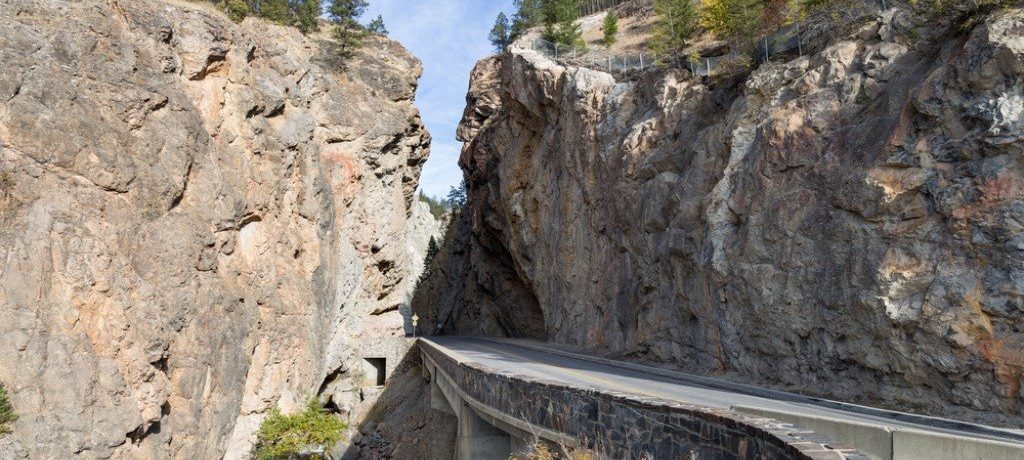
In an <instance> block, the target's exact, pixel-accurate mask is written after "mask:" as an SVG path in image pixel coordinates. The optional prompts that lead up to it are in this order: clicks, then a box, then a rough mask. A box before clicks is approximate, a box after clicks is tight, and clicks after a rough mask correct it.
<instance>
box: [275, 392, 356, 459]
mask: <svg viewBox="0 0 1024 460" xmlns="http://www.w3.org/2000/svg"><path fill="white" fill-rule="evenodd" d="M347 428H348V425H347V424H345V422H342V421H341V420H339V419H338V418H337V417H335V416H334V415H332V414H329V413H327V411H325V410H324V408H323V407H321V406H320V403H318V402H317V401H316V399H315V398H313V399H310V400H309V402H308V403H306V409H305V410H304V411H302V412H299V413H296V414H290V415H284V414H282V413H281V411H280V410H278V409H276V408H275V409H274V410H273V411H271V413H270V415H269V416H267V418H265V419H263V423H262V424H260V430H259V432H258V433H257V435H256V437H257V438H256V457H257V458H260V459H261V460H274V459H287V458H293V457H296V456H298V455H299V454H300V453H303V452H305V453H306V454H309V453H311V452H316V451H319V452H322V453H323V455H324V458H326V454H327V453H329V452H330V451H331V449H333V448H334V446H336V445H337V444H338V443H339V442H341V440H342V439H344V437H345V434H344V431H345V430H346V429H347ZM313 458H319V457H318V456H317V455H316V454H313Z"/></svg>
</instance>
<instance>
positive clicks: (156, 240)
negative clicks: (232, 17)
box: [0, 0, 437, 458]
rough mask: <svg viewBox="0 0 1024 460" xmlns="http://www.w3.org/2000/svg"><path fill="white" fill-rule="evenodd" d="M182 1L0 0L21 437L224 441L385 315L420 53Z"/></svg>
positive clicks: (353, 352) (391, 314)
mask: <svg viewBox="0 0 1024 460" xmlns="http://www.w3.org/2000/svg"><path fill="white" fill-rule="evenodd" d="M203 5H205V4H203V3H197V4H188V3H183V4H181V5H178V4H173V3H164V2H158V1H104V2H99V1H86V2H66V1H59V0H37V1H31V2H27V1H26V2H22V1H18V2H2V3H0V23H2V24H3V32H2V33H0V64H2V67H3V68H4V69H5V70H4V71H3V72H2V73H0V142H2V146H3V150H2V156H0V175H2V179H3V180H2V188H0V260H2V261H3V263H2V264H0V350H2V352H0V380H2V381H3V382H4V383H5V384H6V385H7V386H8V388H10V389H11V390H12V400H13V402H14V405H15V407H16V409H17V411H18V413H19V414H20V416H21V418H20V419H19V421H18V422H17V424H16V426H15V436H16V437H17V439H18V440H19V441H20V442H21V444H22V445H23V446H24V447H25V448H26V449H27V450H28V454H29V455H31V456H32V457H38V458H67V457H68V456H71V455H74V454H77V455H81V456H87V457H90V458H94V457H115V458H139V457H176V458H219V457H222V456H227V457H228V458H235V457H239V456H243V455H245V454H246V453H247V452H248V450H249V448H250V446H251V444H252V442H253V441H254V438H253V436H254V434H253V433H254V430H255V429H256V427H257V426H258V423H259V421H260V420H261V419H262V417H263V414H264V413H265V412H266V411H267V410H268V409H269V408H270V407H273V406H275V405H277V406H279V407H281V408H283V409H284V410H290V409H292V408H295V407H297V406H299V405H301V404H302V402H303V401H304V399H305V398H307V397H311V396H316V395H317V393H318V391H319V390H320V389H321V386H322V385H323V384H324V382H325V380H326V379H328V377H331V378H336V377H337V376H339V375H340V376H342V377H345V376H350V375H352V374H353V372H354V371H353V370H354V369H358V367H356V366H357V364H358V363H357V362H356V361H360V359H359V358H360V357H359V353H360V351H361V348H360V347H363V346H366V344H367V343H370V341H369V339H371V338H372V339H374V340H376V341H378V342H379V341H380V340H384V339H385V338H386V337H393V336H399V337H400V336H402V335H404V330H403V329H404V325H405V319H404V318H403V316H402V313H400V310H402V311H404V310H406V309H405V308H402V307H403V306H405V305H408V303H409V299H410V297H411V290H412V288H413V284H414V282H415V279H416V276H417V274H418V273H416V272H415V270H418V269H419V267H418V266H416V264H420V260H421V259H422V253H423V251H424V248H425V247H426V242H427V240H428V239H429V237H430V235H429V234H428V233H430V232H436V231H437V227H436V223H435V222H433V220H432V218H431V216H430V214H429V212H428V211H427V210H426V208H425V206H423V205H416V206H413V194H414V191H415V189H416V186H417V182H418V178H419V173H420V168H421V166H422V164H423V162H424V161H425V160H426V158H427V154H428V145H429V135H428V134H427V132H426V130H425V129H424V127H423V124H422V123H421V121H420V118H419V114H418V111H417V109H416V108H415V107H414V106H413V103H412V99H413V96H414V92H415V89H416V80H417V78H418V77H419V75H420V73H421V66H420V63H419V62H418V61H417V60H416V59H415V58H414V57H412V56H411V55H410V54H409V53H408V52H406V51H405V50H404V49H402V48H401V47H400V46H399V45H398V44H396V43H393V42H390V41H387V40H385V39H381V38H370V39H369V40H370V42H369V43H368V44H367V46H366V47H365V48H364V50H363V51H361V52H360V54H358V55H357V56H355V57H353V58H352V59H351V60H350V61H349V62H348V65H347V70H343V71H342V70H336V68H335V67H332V66H331V65H328V64H326V62H327V61H326V60H325V59H323V58H325V57H327V56H328V55H329V54H330V52H331V50H330V47H329V45H328V44H326V43H322V42H318V41H314V40H311V39H308V38H306V37H304V36H302V35H301V34H300V33H299V32H297V31H296V30H294V29H290V28H285V27H278V26H275V25H270V24H267V23H265V22H262V21H258V20H252V19H249V20H246V21H245V22H243V23H241V24H234V23H232V22H230V21H228V20H227V19H226V18H224V17H223V16H222V15H220V14H219V13H217V12H215V11H212V10H208V9H205V8H206V7H204V6H203ZM417 253H418V254H417ZM322 396H324V397H331V396H332V395H322Z"/></svg>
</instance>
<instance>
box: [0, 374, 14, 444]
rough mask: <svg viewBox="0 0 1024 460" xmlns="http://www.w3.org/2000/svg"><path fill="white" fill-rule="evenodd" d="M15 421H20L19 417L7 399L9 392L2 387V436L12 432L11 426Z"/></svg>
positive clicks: (0, 419)
mask: <svg viewBox="0 0 1024 460" xmlns="http://www.w3.org/2000/svg"><path fill="white" fill-rule="evenodd" d="M15 420H18V416H17V414H15V413H14V406H12V405H11V400H10V398H8V397H7V390H6V389H4V387H3V386H2V385H0V436H3V435H5V434H8V433H10V432H11V424H12V423H14V421H15Z"/></svg>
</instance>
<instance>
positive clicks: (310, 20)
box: [293, 0, 320, 34]
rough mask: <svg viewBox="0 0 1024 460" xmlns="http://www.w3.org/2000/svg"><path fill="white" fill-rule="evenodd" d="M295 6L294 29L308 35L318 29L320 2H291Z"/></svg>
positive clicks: (295, 0) (311, 0)
mask: <svg viewBox="0 0 1024 460" xmlns="http://www.w3.org/2000/svg"><path fill="white" fill-rule="evenodd" d="M293 1H294V5H295V7H294V8H295V20H294V22H295V27H296V28H298V29H299V30H300V31H302V33H304V34H308V33H311V32H316V31H317V30H319V29H320V23H319V22H318V20H319V18H320V0H293Z"/></svg>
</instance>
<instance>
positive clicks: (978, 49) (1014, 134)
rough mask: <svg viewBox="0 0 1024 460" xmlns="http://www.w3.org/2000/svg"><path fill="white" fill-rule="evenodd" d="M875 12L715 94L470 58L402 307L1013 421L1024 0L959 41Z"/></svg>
mask: <svg viewBox="0 0 1024 460" xmlns="http://www.w3.org/2000/svg"><path fill="white" fill-rule="evenodd" d="M878 24H879V25H877V26H876V25H872V26H869V27H868V28H865V29H862V30H863V32H862V33H859V34H852V35H850V36H849V37H848V38H846V39H842V40H840V41H837V42H833V43H831V44H829V45H828V46H827V47H825V48H824V49H822V50H821V51H820V52H818V53H816V54H813V55H811V56H805V57H803V58H800V59H795V60H793V61H790V62H786V63H773V64H769V65H764V66H761V67H760V68H758V69H757V70H755V71H754V72H753V73H752V74H750V75H749V76H748V77H747V78H746V81H745V82H744V84H742V85H735V86H733V85H725V84H717V85H711V86H708V85H707V84H705V83H704V82H702V81H700V80H697V79H691V78H687V76H686V75H685V74H683V73H681V72H677V71H672V70H668V71H664V72H659V73H652V74H647V75H644V76H643V78H640V79H639V80H638V81H635V82H617V83H616V82H612V81H610V79H608V78H607V76H606V75H605V76H604V77H602V76H601V75H602V74H600V73H598V72H593V71H590V70H586V69H577V68H566V67H562V66H560V65H557V64H555V63H554V62H552V61H550V60H548V59H547V58H545V57H543V56H541V55H539V54H538V53H536V52H533V51H530V50H526V49H522V48H521V47H517V46H513V47H512V50H511V52H510V53H507V54H504V55H502V56H500V57H497V58H489V59H487V60H484V61H481V62H480V63H479V64H478V66H477V68H476V70H474V72H473V80H472V83H471V87H470V92H469V97H468V98H467V99H468V102H469V104H470V106H469V107H468V108H467V109H466V112H465V113H466V116H465V118H464V119H463V123H462V126H461V128H460V131H459V132H460V136H461V137H462V139H464V140H465V141H466V145H465V147H464V150H463V154H462V157H461V160H460V164H461V165H462V168H463V170H464V171H465V173H466V175H467V179H468V184H469V197H470V198H469V205H468V208H467V209H466V210H465V211H464V213H463V217H462V219H461V221H460V223H459V226H458V228H461V229H462V230H461V233H459V232H456V233H455V234H454V236H452V237H450V238H449V239H448V240H446V244H445V245H444V248H443V249H442V253H441V254H440V255H439V260H440V261H441V262H440V265H439V268H441V270H440V271H439V272H438V274H437V276H436V277H437V278H439V279H436V280H432V281H431V282H430V283H428V284H429V285H430V286H431V288H430V289H432V290H433V291H431V292H434V293H435V294H436V295H434V296H433V297H430V298H428V299H423V301H422V302H421V303H420V304H419V305H420V306H422V308H424V310H425V311H427V312H428V313H425V314H427V315H433V317H432V320H435V321H437V322H438V323H440V324H441V327H440V329H441V330H442V331H444V332H450V333H462V334H470V333H482V334H496V335H520V336H522V335H529V336H540V337H547V338H548V339H550V340H553V341H557V342H562V343H568V344H572V345H576V346H578V347H582V348H586V349H588V350H590V351H592V352H594V353H600V354H611V355H628V356H631V357H634V358H637V359H643V360H650V361H655V362H659V363H662V364H665V365H672V366H676V367H680V368H684V369H687V370H691V371H698V372H707V373H714V374H717V375H726V376H730V377H731V378H734V379H738V380H743V381H748V382H752V383H758V384H764V385H772V386H776V387H780V388H787V389H799V390H801V391H804V392H807V393H813V394H818V395H823V396H828V397H832V398H840V399H849V400H856V401H861V402H871V403H875V404H882V405H885V406H889V407H900V408H904V409H909V410H914V411H920V412H926V413H931V414H937V415H945V416H956V417H964V418H969V419H973V420H979V421H983V422H988V423H1003V424H1013V425H1017V426H1019V425H1020V423H1021V422H1022V420H1024V412H1022V411H1024V405H1022V404H1020V395H1019V392H1020V388H1021V386H1022V382H1021V375H1022V368H1024V366H1022V363H1021V360H1020V356H1024V335H1022V334H1021V331H1022V330H1024V316H1022V312H1021V307H1020V306H1021V305H1024V297H1021V295H1022V291H1021V288H1020V280H1021V279H1024V274H1022V270H1021V267H1020V263H1019V261H1020V258H1021V252H1020V251H1021V250H1020V238H1019V237H1018V235H1019V233H1020V228H1021V224H1020V222H1019V221H1020V219H1019V214H1020V210H1021V209H1022V208H1021V206H1022V205H1024V194H1022V193H1021V190H1024V163H1022V162H1024V157H1022V156H1021V153H1022V150H1021V137H1020V136H1021V131H1022V129H1024V128H1022V127H1021V126H1020V121H1021V120H1020V114H1021V113H1022V112H1021V107H1020V101H1021V97H1022V93H1021V83H1020V82H1022V81H1024V42H1022V38H1021V34H1020V33H1019V31H1021V30H1024V12H1022V10H1020V9H1005V10H1003V11H1000V12H996V13H993V14H992V15H991V16H990V17H989V18H987V20H985V21H982V22H981V23H978V24H977V25H975V26H974V28H973V30H972V31H971V32H970V34H969V37H968V38H967V39H966V41H965V42H964V43H950V42H943V41H934V40H935V39H936V38H942V37H948V34H945V33H944V31H947V30H949V28H951V27H958V26H956V25H950V24H943V23H941V21H940V22H938V23H934V22H928V21H927V20H925V19H924V18H923V17H920V16H916V15H915V14H914V13H913V12H909V11H906V10H902V9H899V8H896V9H892V10H890V11H888V12H886V13H885V14H884V15H883V17H882V19H881V20H880V22H879V23H878ZM876 31H877V32H876ZM1011 31H1016V32H1015V33H1014V32H1011ZM912 32H913V33H919V34H920V35H921V37H922V38H921V40H918V41H916V42H915V43H914V44H913V47H911V46H908V45H903V44H900V43H903V41H902V40H904V37H906V36H907V35H908V34H911V33H912ZM879 39H880V40H879ZM947 39H948V38H943V40H947ZM862 90H863V92H862V93H861V91H862ZM858 93H861V95H860V96H858ZM440 286H445V287H446V288H445V289H441V288H440ZM434 306H436V308H435V307H434ZM431 310H433V312H432V313H430V311H431ZM530 324H532V325H533V326H532V327H531V326H529V325H530ZM538 325H541V326H542V327H539V328H538ZM538 329H540V330H538Z"/></svg>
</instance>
